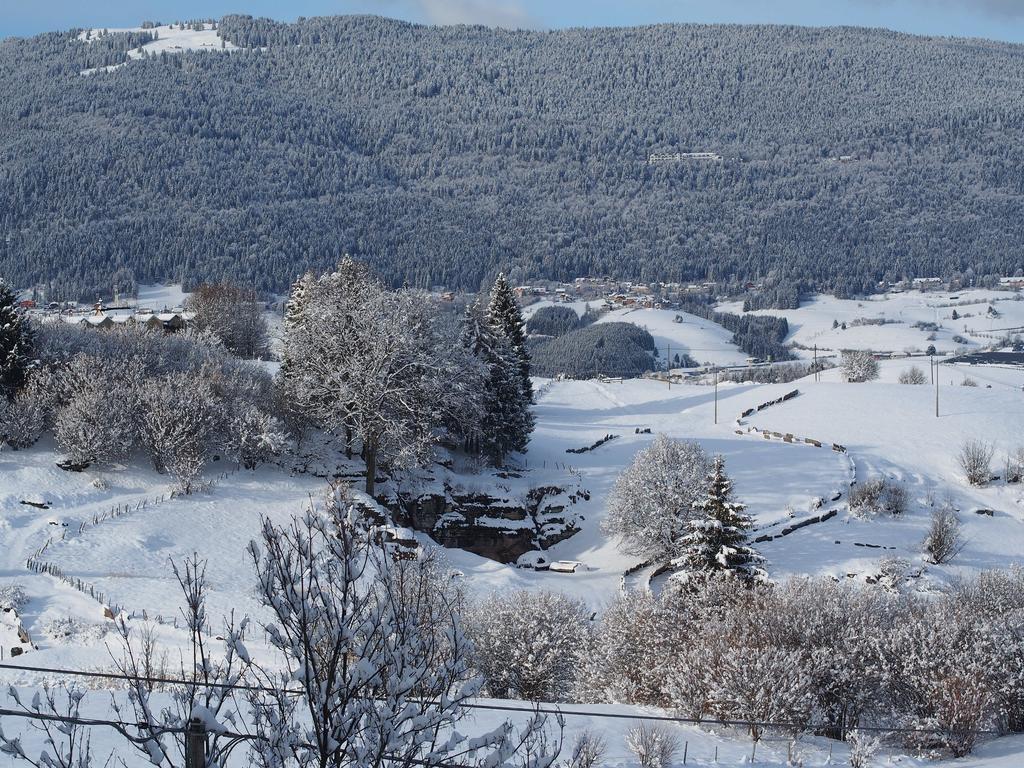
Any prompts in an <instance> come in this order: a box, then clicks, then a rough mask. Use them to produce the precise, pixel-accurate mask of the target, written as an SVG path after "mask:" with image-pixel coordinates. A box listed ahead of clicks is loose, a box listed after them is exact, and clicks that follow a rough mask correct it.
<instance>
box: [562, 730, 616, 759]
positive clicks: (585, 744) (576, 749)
mask: <svg viewBox="0 0 1024 768" xmlns="http://www.w3.org/2000/svg"><path fill="white" fill-rule="evenodd" d="M607 751H608V744H607V742H605V740H604V737H603V736H602V735H601V734H599V733H595V732H594V731H592V730H590V729H589V728H588V729H586V730H584V731H582V732H580V733H579V735H577V736H576V741H574V742H573V745H572V752H571V753H570V755H569V759H568V760H567V761H566V762H565V766H564V768H596V766H598V765H600V764H601V762H602V761H603V760H604V756H605V754H606V753H607Z"/></svg>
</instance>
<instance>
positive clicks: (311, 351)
mask: <svg viewBox="0 0 1024 768" xmlns="http://www.w3.org/2000/svg"><path fill="white" fill-rule="evenodd" d="M456 338H457V335H456ZM287 344H288V346H289V350H288V355H289V357H290V359H291V361H292V362H291V369H290V373H289V376H288V379H287V386H288V387H289V391H291V392H293V393H294V398H295V401H296V402H298V403H301V404H302V407H303V408H304V409H305V410H307V412H309V413H310V414H311V415H312V416H313V417H314V419H315V421H316V422H317V423H319V424H320V425H321V426H323V427H324V428H326V429H328V430H329V431H331V432H333V433H334V434H336V435H339V436H344V439H345V442H346V444H347V445H348V446H350V447H351V446H352V445H358V447H359V449H360V451H361V453H362V457H363V459H364V461H365V462H366V492H367V493H370V494H372V493H373V490H374V488H375V482H376V475H377V469H378V464H379V463H381V462H383V463H385V464H387V465H388V466H391V467H398V468H400V467H407V466H411V465H414V464H417V463H421V462H423V461H424V460H425V459H426V458H427V457H428V456H429V455H430V454H431V451H432V449H433V446H434V445H435V444H436V442H437V441H438V440H439V439H440V438H441V437H442V436H443V430H444V427H445V425H449V424H453V423H455V424H461V423H472V421H473V420H474V419H478V418H479V402H480V393H481V391H482V389H483V387H482V385H481V380H482V375H483V374H482V368H481V366H480V365H478V364H477V362H476V361H475V360H474V359H473V357H472V355H471V354H470V353H469V352H468V350H467V349H466V348H465V347H463V345H461V344H459V343H457V342H456V343H453V339H452V331H451V328H449V327H446V326H445V325H444V321H443V319H442V318H441V316H440V315H439V313H438V312H437V311H436V309H435V307H434V306H433V304H432V302H431V299H430V298H429V297H428V296H426V295H425V294H421V293H417V292H412V291H396V292H395V291H388V290H386V289H384V287H383V286H382V285H380V283H379V282H378V281H376V280H375V279H373V278H372V277H370V276H369V275H368V273H367V272H366V270H365V268H364V267H362V266H361V265H357V264H356V263H355V262H352V261H350V260H346V261H343V262H342V264H341V265H340V266H339V271H337V272H334V273H330V274H327V275H324V276H322V277H321V278H319V279H318V280H317V283H316V286H315V288H314V290H313V291H312V292H311V295H310V296H309V298H308V301H307V302H306V309H305V312H304V313H303V319H302V322H301V323H298V324H297V325H296V326H295V327H294V328H292V329H291V330H290V331H289V334H288V338H287Z"/></svg>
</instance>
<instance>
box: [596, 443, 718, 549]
mask: <svg viewBox="0 0 1024 768" xmlns="http://www.w3.org/2000/svg"><path fill="white" fill-rule="evenodd" d="M708 469H709V464H708V458H707V456H706V455H705V453H704V451H703V449H702V448H701V447H700V445H698V444H697V443H692V442H684V441H679V440H671V439H669V438H668V437H666V436H665V435H658V436H657V437H655V439H654V442H653V443H652V444H651V445H650V446H649V447H647V448H645V449H644V450H642V451H639V452H638V453H637V454H636V457H635V458H634V459H633V462H632V463H631V464H630V465H629V466H628V467H626V469H625V470H624V471H623V472H622V474H621V475H619V477H618V479H617V480H616V481H615V485H614V487H613V488H612V492H611V494H610V495H609V498H608V514H607V516H606V517H605V521H604V529H605V531H606V532H607V533H608V534H610V535H614V536H618V537H619V538H620V539H621V541H622V544H623V549H624V550H625V551H626V552H629V553H630V554H635V555H642V556H645V557H648V558H660V559H664V560H669V559H671V558H674V557H676V556H677V555H678V554H679V546H680V544H681V540H682V537H683V536H684V534H685V533H686V531H687V523H688V522H689V520H690V518H691V517H692V516H693V515H694V512H695V506H696V504H697V503H698V502H699V501H701V500H702V499H703V498H704V495H705V482H704V479H705V476H706V475H707V472H708Z"/></svg>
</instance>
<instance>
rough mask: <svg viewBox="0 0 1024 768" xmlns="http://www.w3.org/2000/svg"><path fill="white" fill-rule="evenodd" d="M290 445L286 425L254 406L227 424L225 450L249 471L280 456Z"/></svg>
mask: <svg viewBox="0 0 1024 768" xmlns="http://www.w3.org/2000/svg"><path fill="white" fill-rule="evenodd" d="M287 441H288V435H287V433H286V432H285V428H284V425H283V424H282V423H281V422H280V421H279V420H278V419H277V418H275V417H274V416H272V415H271V414H269V413H267V412H266V411H264V410H263V409H262V408H259V407H257V406H256V405H254V404H252V403H243V404H242V405H241V407H240V408H238V409H237V412H236V413H235V415H234V416H233V417H232V418H231V420H230V421H229V422H228V424H227V428H226V430H225V435H224V448H225V450H226V452H227V454H228V455H229V456H231V457H232V458H233V459H234V460H235V461H236V462H237V463H239V464H241V465H242V466H243V467H245V468H246V469H255V468H256V467H257V466H259V465H260V464H262V463H264V462H266V461H269V460H270V459H271V458H272V457H273V456H276V455H278V454H279V453H280V452H281V451H282V449H283V448H284V446H285V445H286V443H287Z"/></svg>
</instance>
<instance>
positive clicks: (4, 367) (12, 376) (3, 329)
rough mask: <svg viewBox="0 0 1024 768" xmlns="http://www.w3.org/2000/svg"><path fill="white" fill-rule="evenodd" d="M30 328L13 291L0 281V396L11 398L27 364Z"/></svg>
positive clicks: (30, 342) (25, 373)
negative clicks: (19, 308) (19, 309)
mask: <svg viewBox="0 0 1024 768" xmlns="http://www.w3.org/2000/svg"><path fill="white" fill-rule="evenodd" d="M31 350H32V329H31V327H30V326H29V322H28V319H27V318H26V317H25V316H24V315H23V314H22V313H21V312H19V311H18V301H17V298H16V297H15V295H14V292H13V291H11V289H10V288H8V287H7V284H6V283H5V282H3V281H2V280H0V396H4V397H11V396H13V394H14V393H15V391H17V390H18V389H19V388H20V387H21V385H22V384H23V383H24V382H25V377H26V375H27V374H28V369H29V365H30V364H31Z"/></svg>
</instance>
